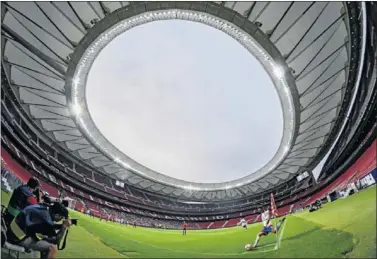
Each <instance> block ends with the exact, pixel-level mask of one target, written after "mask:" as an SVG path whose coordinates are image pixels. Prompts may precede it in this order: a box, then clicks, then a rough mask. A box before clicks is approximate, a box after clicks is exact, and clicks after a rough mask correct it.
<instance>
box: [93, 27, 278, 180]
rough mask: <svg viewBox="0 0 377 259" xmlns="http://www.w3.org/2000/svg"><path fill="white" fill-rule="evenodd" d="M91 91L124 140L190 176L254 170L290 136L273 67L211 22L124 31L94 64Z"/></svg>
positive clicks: (133, 152)
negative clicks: (269, 72) (266, 68)
mask: <svg viewBox="0 0 377 259" xmlns="http://www.w3.org/2000/svg"><path fill="white" fill-rule="evenodd" d="M87 98H88V100H87V101H88V106H89V110H90V112H91V115H92V117H93V120H94V122H95V123H96V125H97V127H98V128H99V129H100V131H101V132H102V133H103V134H104V135H105V136H106V137H107V138H108V139H109V140H110V141H111V142H112V143H113V144H114V145H115V146H117V147H118V148H119V149H120V150H122V151H123V152H125V153H126V154H127V155H129V156H130V157H132V158H133V159H135V160H136V161H139V162H140V163H142V164H144V165H146V166H148V167H149V168H151V169H153V170H156V171H158V172H161V173H165V174H168V175H171V176H174V177H177V178H180V179H184V180H191V181H196V182H222V181H226V180H231V179H234V178H239V177H241V176H244V175H246V174H247V173H248V172H252V171H254V170H256V169H258V168H260V167H261V166H263V165H264V164H265V163H267V162H268V161H269V160H270V159H271V158H272V156H273V155H274V154H275V152H276V150H277V148H278V145H279V143H280V139H281V135H282V127H283V121H282V115H281V108H280V103H279V100H278V97H277V94H276V92H275V90H274V89H273V86H272V83H271V81H270V80H269V79H268V76H267V74H266V73H265V72H264V71H263V68H262V67H261V66H260V65H259V64H258V63H257V61H256V60H255V59H254V58H253V57H252V56H251V55H250V54H249V53H247V51H246V50H245V49H243V48H242V47H241V46H240V45H239V44H238V43H237V42H235V41H234V40H233V39H231V38H230V37H229V36H227V35H225V34H223V33H222V32H220V31H217V30H215V29H213V28H209V27H205V26H204V25H201V24H193V23H190V22H183V21H169V22H155V23H151V24H146V25H143V26H140V27H137V28H135V29H132V30H131V31H129V32H127V33H125V34H123V35H121V36H119V37H118V38H117V39H116V40H115V41H113V42H111V43H110V45H109V46H108V47H106V48H105V49H104V50H103V51H102V52H101V54H100V56H99V58H98V60H96V62H95V63H94V65H93V67H92V70H91V73H90V75H89V79H88V85H87Z"/></svg>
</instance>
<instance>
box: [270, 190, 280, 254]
mask: <svg viewBox="0 0 377 259" xmlns="http://www.w3.org/2000/svg"><path fill="white" fill-rule="evenodd" d="M270 200H271V214H272V215H271V216H273V217H274V218H275V229H276V247H277V248H279V239H278V228H277V224H276V217H277V216H278V213H277V209H276V204H275V199H274V194H273V193H271V195H270Z"/></svg>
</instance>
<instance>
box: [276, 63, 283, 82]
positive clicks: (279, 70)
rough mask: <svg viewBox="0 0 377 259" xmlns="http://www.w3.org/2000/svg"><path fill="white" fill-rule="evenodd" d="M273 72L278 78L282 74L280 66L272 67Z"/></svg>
mask: <svg viewBox="0 0 377 259" xmlns="http://www.w3.org/2000/svg"><path fill="white" fill-rule="evenodd" d="M274 73H275V75H276V76H277V77H278V78H279V79H280V78H282V77H283V76H284V70H283V68H282V67H280V66H275V67H274Z"/></svg>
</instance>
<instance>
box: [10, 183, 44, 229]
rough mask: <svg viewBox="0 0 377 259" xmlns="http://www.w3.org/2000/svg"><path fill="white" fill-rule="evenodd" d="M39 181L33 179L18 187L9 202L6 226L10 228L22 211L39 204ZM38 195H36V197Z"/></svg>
mask: <svg viewBox="0 0 377 259" xmlns="http://www.w3.org/2000/svg"><path fill="white" fill-rule="evenodd" d="M39 185H40V184H39V180H38V179H37V178H35V177H32V178H30V179H29V180H28V182H27V183H26V184H24V185H21V186H19V187H17V188H16V189H15V190H14V191H13V193H12V196H11V198H10V200H9V204H8V208H7V213H5V215H4V221H5V225H6V226H8V225H9V224H10V223H11V222H12V221H13V219H14V218H15V217H16V216H17V215H18V213H20V211H21V210H23V209H24V208H26V207H27V206H29V205H33V204H37V203H38V202H39V197H40V190H39ZM34 194H36V195H34Z"/></svg>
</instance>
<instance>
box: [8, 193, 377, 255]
mask: <svg viewBox="0 0 377 259" xmlns="http://www.w3.org/2000/svg"><path fill="white" fill-rule="evenodd" d="M7 198H8V197H7V196H6V195H3V197H2V202H5V201H7ZM71 216H72V217H74V218H78V219H79V226H73V227H71V229H70V233H69V238H68V243H67V247H66V249H65V250H64V251H59V257H64V258H73V257H76V258H77V257H80V258H81V257H86V258H90V257H92V258H93V257H97V258H99V257H102V256H103V257H108V258H109V257H111V258H116V257H129V258H183V257H184V258H195V257H196V258H198V257H200V258H203V257H207V258H214V257H216V258H230V257H231V258H254V257H255V258H262V257H263V258H275V257H276V258H277V257H285V258H293V257H298V258H341V257H352V258H355V257H357V258H376V187H372V188H369V189H368V190H365V191H363V192H360V193H358V194H356V195H353V196H351V197H349V198H347V199H344V200H339V201H336V202H334V203H330V204H326V205H324V207H323V208H322V209H321V210H320V211H316V212H313V213H308V212H303V213H298V214H295V215H290V216H288V217H287V220H286V222H285V226H284V228H282V230H281V231H280V234H283V236H282V239H281V245H280V248H279V249H278V250H274V248H275V244H276V236H274V235H272V234H271V235H269V236H267V237H262V239H261V241H260V249H259V250H256V251H251V252H245V251H244V245H245V244H247V243H251V244H252V243H253V242H254V240H255V237H256V235H257V233H258V231H259V230H260V229H261V224H253V225H249V230H248V231H247V232H244V231H243V230H242V229H241V228H240V227H235V228H228V229H216V230H196V231H194V230H192V231H188V233H187V236H182V234H181V231H175V230H157V229H148V228H136V229H134V228H132V227H128V226H120V225H119V224H116V223H110V222H104V221H99V220H98V219H93V218H89V217H87V216H84V215H82V214H80V213H78V212H75V211H72V212H71Z"/></svg>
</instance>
